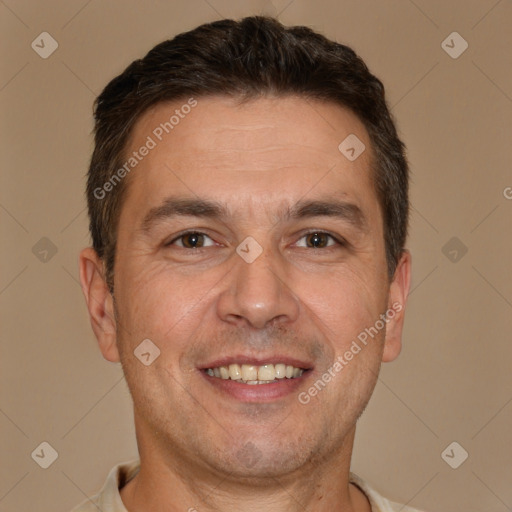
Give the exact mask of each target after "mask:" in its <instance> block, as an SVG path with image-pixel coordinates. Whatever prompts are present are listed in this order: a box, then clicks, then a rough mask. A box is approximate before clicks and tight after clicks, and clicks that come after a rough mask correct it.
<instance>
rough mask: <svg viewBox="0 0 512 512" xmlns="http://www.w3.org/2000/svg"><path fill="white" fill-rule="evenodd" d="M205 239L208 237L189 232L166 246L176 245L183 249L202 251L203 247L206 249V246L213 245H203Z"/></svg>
mask: <svg viewBox="0 0 512 512" xmlns="http://www.w3.org/2000/svg"><path fill="white" fill-rule="evenodd" d="M206 238H210V237H209V236H208V235H205V234H204V233H199V232H197V231H189V232H188V233H182V234H181V235H180V236H178V237H177V238H175V239H174V240H172V241H171V242H169V243H168V244H166V245H168V246H170V245H177V246H178V247H182V248H184V249H202V248H203V247H208V245H214V244H213V243H210V244H205V239H206ZM210 240H211V238H210ZM212 242H213V240H212Z"/></svg>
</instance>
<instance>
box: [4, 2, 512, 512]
mask: <svg viewBox="0 0 512 512" xmlns="http://www.w3.org/2000/svg"><path fill="white" fill-rule="evenodd" d="M255 13H268V14H274V15H279V19H280V20H281V21H282V22H284V23H285V24H306V25H309V26H311V27H313V28H315V29H317V30H319V31H321V32H323V33H325V34H326V35H328V36H329V37H332V38H335V39H336V40H338V41H339V42H343V43H346V44H349V45H351V46H353V47H354V49H355V50H356V51H357V52H358V53H359V54H360V55H361V56H362V57H363V58H364V59H365V61H366V62H367V63H368V65H369V67H370V69H371V70H372V71H373V72H374V73H375V74H376V75H377V76H379V77H380V78H381V79H382V80H383V82H384V84H385V85H386V87H387V91H388V97H389V102H390V104H391V105H392V110H393V113H394V115H395V116H396V118H397V120H398V126H399V130H400V133H401V134H402V137H403V139H404V141H405V142H406V144H407V146H408V150H409V159H410V162H411V167H412V172H413V179H412V190H411V193H412V203H413V207H414V209H413V215H412V224H411V237H410V242H409V246H410V248H411V250H412V253H413V262H414V276H413V292H412V295H411V298H410V303H409V307H408V313H407V321H406V330H405V337H404V349H403V352H402V355H401V356H400V358H399V360H398V361H397V362H395V363H392V364H388V365H384V367H383V369H382V373H381V378H380V381H379V383H378V385H377V389H376V391H375V395H374V397H373V399H372V402H371V403H370V406H369V407H368V410H367V411H366V413H365V415H364V416H363V418H362V420H361V422H360V426H359V430H358V436H357V440H356V447H355V456H354V460H353V470H354V471H356V472H357V473H359V474H360V475H361V476H362V477H364V478H366V479H368V480H370V481H371V482H372V483H373V484H374V486H375V487H376V488H377V489H378V490H380V491H381V492H383V493H384V494H386V495H387V496H389V497H391V498H393V499H395V500H399V501H401V502H408V503H409V504H410V505H413V506H415V507H418V508H424V509H426V510H428V511H430V512H459V511H462V510H463V511H465V512H473V511H475V512H476V511H479V512H483V511H485V512H505V511H507V510H512V448H511V446H512V433H511V430H512V429H511V424H512V379H511V362H512V343H511V332H512V272H510V269H511V255H512V238H511V233H512V230H511V227H512V226H511V219H512V200H511V199H512V189H511V188H507V187H512V172H511V165H510V163H511V159H510V143H511V122H512V72H511V71H512V52H511V51H510V48H512V30H511V27H512V2H510V1H509V0H502V1H496V0H479V1H476V0H471V1H467V0H457V1H451V2H444V1H441V0H435V1H427V0H414V1H412V0H400V1H398V0H396V1H392V0H388V1H370V0H367V1H366V0H365V1H348V0H347V1H334V0H332V1H330V0H325V1H317V2H310V1H306V0H294V1H290V0H274V1H273V2H270V1H263V0H261V1H256V0H252V1H246V2H237V1H228V0H208V1H206V0H177V1H167V2H164V1H151V2H144V3H143V2H141V1H139V2H136V1H126V2H120V1H117V2H114V1H101V2H100V1H99V0H92V1H89V2H87V1H86V0H74V1H69V0H68V1H64V0H62V1H57V0H54V1H49V2H38V1H35V0H25V1H23V0H18V1H16V0H5V1H1V2H0V34H1V38H2V50H1V51H2V63H1V78H0V91H1V92H0V106H1V111H2V123H1V139H0V140H1V145H2V150H1V153H0V160H1V169H2V181H1V188H0V220H1V230H2V231H1V236H2V242H3V243H2V246H1V261H2V272H1V275H0V306H1V312H2V313H1V326H2V338H1V343H2V344H1V348H2V353H1V359H0V364H1V388H0V389H1V391H0V429H1V445H0V459H1V461H2V468H1V474H0V512H15V511H16V512H19V511H21V510H38V511H43V512H45V511H48V512H49V511H52V512H66V511H69V510H70V509H71V508H72V507H73V506H74V505H76V504H77V503H78V502H80V501H82V500H83V499H84V497H85V496H86V495H90V494H92V493H93V492H95V491H97V490H98V489H99V487H100V486H101V485H102V484H103V482H104V480H105V478H106V475H107V473H108V471H109V470H110V468H111V467H112V466H113V465H115V464H116V463H118V462H121V461H124V460H127V459H130V458H132V457H135V456H136V455H137V452H136V444H135V437H134V430H133V425H132V411H131V401H130V397H129V394H128V391H127V387H126V385H125V382H124V380H123V377H122V372H121V368H120V366H119V365H115V364H111V363H108V362H106V361H104V360H103V359H102V357H101V355H100V353H99V351H98V349H97V347H96V341H95V339H94V337H93V334H92V331H91V329H90V326H89V321H88V317H87V313H86V308H85V303H84V300H83V297H82V294H81V290H80V287H79V285H78V281H77V279H78V273H77V254H78V252H79V250H80V249H81V248H82V247H83V246H85V245H87V244H88V232H87V218H86V212H85V201H84V197H83V193H84V183H85V180H84V175H85V172H86V168H87V164H88V159H89V156H90V151H91V147H92V146H91V144H92V139H91V136H90V132H91V129H92V116H91V108H92V102H93V99H94V97H95V96H96V95H97V94H98V93H99V92H100V91H101V89H102V88H103V87H104V86H105V85H106V83H107V81H108V80H110V79H111V78H112V77H113V76H114V75H115V74H118V73H119V72H120V71H122V70H123V69H124V68H125V66H126V65H127V64H129V63H130V62H131V61H132V60H133V59H135V58H138V57H141V56H143V55H144V54H145V53H146V52H147V51H148V50H149V49H150V48H151V47H152V46H153V45H154V44H156V43H158V42H160V41H161V40H163V39H168V38H170V37H172V36H173V35H175V34H177V33H178V32H181V31H184V30H188V29H191V28H193V27H195V26H196V25H198V24H201V23H203V22H207V21H213V20H215V19H218V18H221V17H242V16H245V15H249V14H255ZM43 31H47V32H49V33H50V34H51V35H52V36H53V37H54V38H55V39H56V40H57V42H58V44H59V47H58V49H57V51H56V52H55V53H54V54H52V55H51V56H50V57H49V58H48V59H42V58H41V57H39V55H38V54H37V53H36V52H35V51H34V50H33V49H32V48H31V42H32V41H33V40H34V39H35V38H36V37H37V36H38V35H39V34H40V33H41V32H43ZM454 31H456V32H458V33H459V34H460V35H461V36H462V37H463V38H464V39H465V40H466V41H467V42H468V44H469V47H468V49H467V50H466V51H465V52H464V53H463V54H462V55H461V56H460V57H459V58H457V59H453V58H451V57H450V56H449V55H448V54H447V53H446V52H445V51H444V50H443V48H442V47H441V43H442V41H443V40H445V38H446V37H447V36H448V35H449V34H451V33H452V32H454ZM450 44H451V43H450ZM457 44H458V43H457ZM507 195H508V197H509V199H507V197H506V196H507ZM43 237H47V238H48V239H50V240H51V242H52V243H53V244H54V245H55V247H56V249H57V253H56V254H55V255H52V253H51V250H50V252H48V253H47V254H46V255H45V254H44V253H43V252H41V251H42V249H41V247H43V249H45V247H46V249H48V245H46V246H44V244H48V242H47V241H46V242H44V241H43V242H40V244H43V245H39V246H36V249H33V247H34V246H35V245H36V244H37V243H38V241H39V240H40V239H41V238H43ZM452 237H457V238H458V239H459V240H460V243H462V244H464V246H465V247H467V253H466V254H465V255H463V257H462V258H460V256H461V255H462V252H460V249H459V250H458V253H454V252H451V253H450V252H449V251H451V250H452V249H453V248H452V247H451V246H448V247H447V248H446V247H445V244H447V243H448V241H449V240H450V239H452ZM443 248H444V249H443ZM455 250H457V249H456V248H455ZM38 251H39V252H38ZM445 253H446V254H447V255H448V256H445ZM45 258H46V259H47V261H46V262H45V261H41V259H43V260H44V259H45ZM450 258H452V259H457V258H460V259H459V260H458V261H455V262H453V261H451V260H450ZM43 441H46V442H48V443H50V445H51V446H53V448H54V449H55V450H56V451H57V452H58V458H57V460H56V461H55V462H54V463H53V464H52V465H51V466H50V467H49V468H48V469H42V468H41V467H39V465H38V464H36V462H34V460H33V459H32V458H31V453H32V452H33V451H34V450H35V449H36V448H37V447H38V446H39V445H40V443H41V442H43ZM453 441H457V442H458V443H459V444H460V445H461V446H462V447H463V448H464V449H465V450H466V451H467V452H468V453H469V458H468V459H467V460H466V461H465V462H464V463H463V464H462V465H461V466H460V467H459V468H458V469H452V468H451V467H450V466H449V465H448V464H447V463H446V462H445V461H444V460H443V459H442V458H441V453H442V452H443V450H444V449H445V448H446V447H447V446H448V445H449V444H450V443H452V442H453ZM458 450H460V449H457V450H455V451H454V452H453V453H454V456H453V458H454V459H456V458H458V457H459V456H460V452H459V451H458Z"/></svg>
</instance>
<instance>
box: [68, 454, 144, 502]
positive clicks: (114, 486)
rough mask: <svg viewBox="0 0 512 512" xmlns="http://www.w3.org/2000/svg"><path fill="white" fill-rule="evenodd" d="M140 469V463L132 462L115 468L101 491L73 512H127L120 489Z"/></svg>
mask: <svg viewBox="0 0 512 512" xmlns="http://www.w3.org/2000/svg"><path fill="white" fill-rule="evenodd" d="M139 469H140V461H139V460H138V459H137V460H131V461H127V462H122V463H120V464H117V465H116V466H114V467H113V468H112V469H111V470H110V472H109V474H108V476H107V479H106V481H105V483H104V485H103V487H102V488H101V490H100V491H99V492H98V493H97V494H95V495H94V496H91V497H90V498H87V499H85V500H84V501H82V502H81V503H80V504H78V505H77V506H76V507H75V508H74V509H73V510H71V512H98V510H101V511H104V512H107V511H108V512H126V508H125V507H124V505H123V502H122V500H121V496H120V494H119V489H121V488H122V487H123V486H124V485H125V484H126V483H128V481H129V480H131V479H132V478H133V477H134V476H135V475H136V474H137V472H138V470H139Z"/></svg>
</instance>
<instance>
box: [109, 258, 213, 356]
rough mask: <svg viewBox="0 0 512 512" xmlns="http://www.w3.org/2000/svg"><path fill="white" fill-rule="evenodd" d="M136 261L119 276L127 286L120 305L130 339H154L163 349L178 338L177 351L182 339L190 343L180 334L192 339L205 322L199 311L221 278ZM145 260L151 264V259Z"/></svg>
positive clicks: (206, 273)
mask: <svg viewBox="0 0 512 512" xmlns="http://www.w3.org/2000/svg"><path fill="white" fill-rule="evenodd" d="M136 259H137V258H135V259H134V260H132V264H131V265H130V266H125V267H124V268H120V269H119V273H118V275H119V282H122V283H123V287H122V288H121V287H120V289H119V294H120V300H119V303H120V304H121V303H122V305H123V310H122V311H121V313H122V316H123V318H124V321H125V323H126V324H127V326H128V327H129V331H130V337H131V338H136V339H138V338H140V337H141V336H143V338H142V339H144V337H148V338H150V339H151V338H152V337H153V338H155V342H156V340H159V341H160V343H161V344H162V346H164V345H167V343H165V342H166V340H167V339H174V338H176V344H175V343H174V342H173V346H175V347H177V344H179V340H180V339H183V344H186V339H184V337H183V336H177V333H180V332H182V333H183V332H185V333H188V334H189V335H190V333H191V332H192V331H194V330H195V329H196V327H197V325H198V324H199V323H200V320H201V318H202V314H201V312H200V311H199V310H200V309H201V308H203V307H204V304H206V303H207V302H208V301H209V296H208V292H209V291H211V290H212V289H214V288H215V284H216V283H218V281H219V276H218V275H217V273H215V272H195V273H193V274H190V275H183V273H182V272H180V271H177V270H176V269H175V268H174V269H173V268H170V266H169V264H168V263H167V262H165V261H156V262H155V261H153V262H149V263H147V264H146V265H141V264H137V261H136ZM144 259H145V260H146V261H148V258H147V256H146V257H145V258H144ZM142 260H143V257H142V256H141V258H140V261H141V262H142Z"/></svg>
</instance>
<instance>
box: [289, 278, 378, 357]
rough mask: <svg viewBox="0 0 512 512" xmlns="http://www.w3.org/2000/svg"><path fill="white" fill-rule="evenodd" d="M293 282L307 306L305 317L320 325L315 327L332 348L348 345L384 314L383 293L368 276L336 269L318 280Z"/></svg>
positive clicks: (307, 279) (302, 279) (297, 280)
mask: <svg viewBox="0 0 512 512" xmlns="http://www.w3.org/2000/svg"><path fill="white" fill-rule="evenodd" d="M295 282H296V283H297V284H296V289H297V292H298V294H299V298H300V300H301V301H302V302H303V303H304V304H305V306H307V308H306V314H311V316H312V320H313V321H314V322H315V323H317V324H318V323H320V325H319V326H318V327H319V328H323V331H324V332H327V333H328V338H329V339H330V340H331V342H332V343H333V345H334V346H335V347H338V346H339V347H340V348H342V347H343V346H344V345H345V344H347V343H350V342H351V341H352V339H354V338H355V337H357V335H358V334H359V333H360V332H361V331H362V330H364V329H365V328H366V327H369V326H370V325H373V324H374V323H375V321H376V320H377V319H378V318H379V315H380V314H381V313H382V311H384V310H385V307H384V305H385V303H386V301H385V297H384V294H383V292H382V290H381V289H377V287H376V286H375V282H374V281H373V280H372V279H369V278H368V275H363V274H362V273H358V272H356V271H354V270H349V269H338V270H337V271H336V272H329V273H327V274H326V275H324V276H323V277H321V278H320V276H319V275H316V276H304V275H303V276H302V277H300V276H297V278H296V280H295ZM307 310H310V311H309V313H308V311H307ZM381 310H382V311H381Z"/></svg>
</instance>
